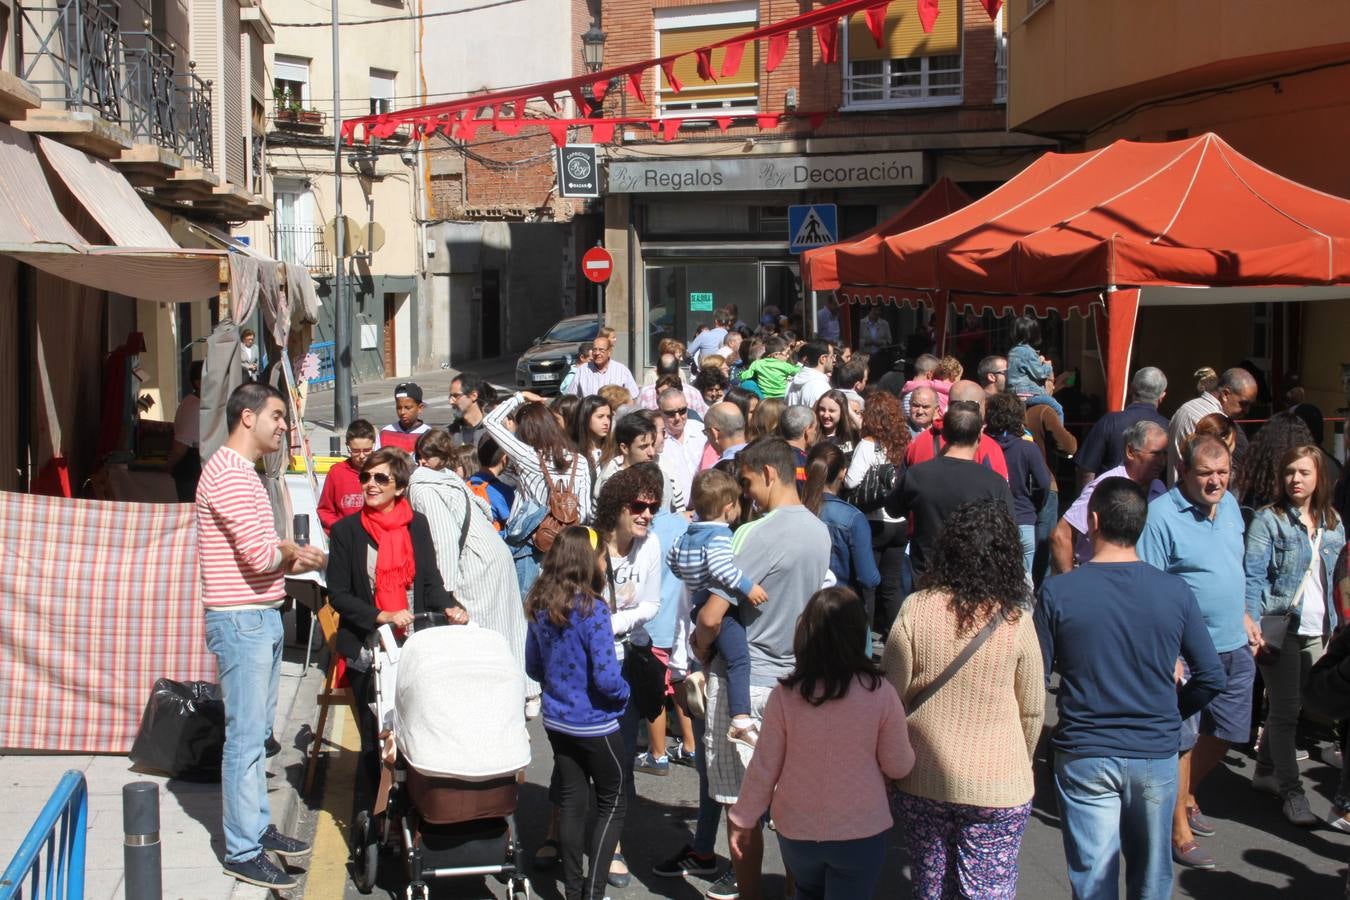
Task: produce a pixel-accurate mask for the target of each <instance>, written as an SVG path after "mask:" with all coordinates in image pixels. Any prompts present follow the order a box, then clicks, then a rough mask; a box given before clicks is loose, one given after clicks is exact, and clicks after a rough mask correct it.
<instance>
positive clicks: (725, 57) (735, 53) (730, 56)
mask: <svg viewBox="0 0 1350 900" xmlns="http://www.w3.org/2000/svg"><path fill="white" fill-rule="evenodd" d="M725 51H726V52H725V53H723V54H722V77H723V78H730V77H731V76H732V75H735V74H736V73H737V72H739V71H740V70H741V58H742V57H743V56H744V55H745V41H737V42H736V43H734V44H727V46H726V48H725Z"/></svg>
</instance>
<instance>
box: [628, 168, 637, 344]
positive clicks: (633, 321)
mask: <svg viewBox="0 0 1350 900" xmlns="http://www.w3.org/2000/svg"><path fill="white" fill-rule="evenodd" d="M636 279H637V220H636V215H635V214H634V210H633V195H632V194H629V195H628V365H629V367H630V368H636V367H637V364H638V361H637V280H636Z"/></svg>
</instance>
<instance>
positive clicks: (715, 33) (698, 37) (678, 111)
mask: <svg viewBox="0 0 1350 900" xmlns="http://www.w3.org/2000/svg"><path fill="white" fill-rule="evenodd" d="M758 21H759V9H758V6H757V4H756V3H744V2H737V3H710V4H706V5H701V6H682V7H675V8H672V9H658V10H656V53H657V55H658V56H668V55H669V54H672V53H688V52H689V51H691V50H694V49H696V48H698V47H706V46H708V45H709V44H713V43H716V42H717V41H721V40H725V39H727V38H729V37H734V36H735V35H738V34H743V33H745V32H746V31H749V30H751V29H752V28H754V27H755V26H756V24H757V23H758ZM725 58H726V50H725V49H716V50H713V52H712V60H711V64H712V71H713V74H714V75H715V76H716V78H717V80H716V81H704V80H703V79H702V78H699V76H698V59H697V57H696V56H695V55H694V54H693V53H689V55H688V56H685V57H682V58H681V59H679V60H678V61H676V63H675V80H676V81H678V82H679V83H680V89H679V90H678V91H676V90H675V89H674V88H673V86H672V85H671V83H670V81H669V79H667V78H666V74H665V72H661V71H660V70H658V74H657V92H656V105H657V110H658V112H659V113H660V114H661V115H663V116H666V115H673V116H683V117H691V116H694V115H697V114H699V113H704V112H706V113H708V114H709V115H725V114H726V111H728V110H734V111H736V113H738V114H740V113H745V114H751V113H754V112H756V111H758V109H759V48H758V46H757V42H755V41H749V42H747V43H746V44H745V47H744V55H743V56H742V57H741V65H740V67H739V68H738V69H737V70H736V71H735V72H733V73H732V74H730V75H726V76H723V75H722V64H723V62H724V60H725Z"/></svg>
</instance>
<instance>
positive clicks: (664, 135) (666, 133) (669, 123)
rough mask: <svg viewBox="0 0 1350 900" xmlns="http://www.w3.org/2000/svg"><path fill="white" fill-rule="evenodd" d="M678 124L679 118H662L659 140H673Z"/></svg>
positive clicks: (678, 127)
mask: <svg viewBox="0 0 1350 900" xmlns="http://www.w3.org/2000/svg"><path fill="white" fill-rule="evenodd" d="M680 124H681V123H680V120H679V119H663V120H662V121H661V140H663V141H673V140H675V135H676V134H677V133H678V132H679V130H680Z"/></svg>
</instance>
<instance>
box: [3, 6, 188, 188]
mask: <svg viewBox="0 0 1350 900" xmlns="http://www.w3.org/2000/svg"><path fill="white" fill-rule="evenodd" d="M48 2H52V0H48ZM19 14H20V18H21V23H20V27H19V28H18V29H17V35H16V37H17V39H18V57H19V60H20V75H21V76H22V77H23V78H24V80H26V81H27V82H28V83H29V84H31V85H32V86H33V87H34V88H35V89H37V91H38V93H39V94H40V95H41V96H42V99H43V100H44V101H45V102H47V103H59V104H62V105H64V107H65V108H66V109H68V110H72V111H85V110H88V111H91V112H94V113H96V114H98V115H99V116H100V117H102V118H103V119H105V120H107V121H109V122H112V123H114V124H117V125H121V126H122V127H124V128H126V129H127V130H128V131H130V132H131V134H132V136H133V137H135V138H136V139H137V140H140V141H145V142H147V143H154V144H158V145H159V146H161V147H165V148H167V149H169V150H172V151H173V152H175V153H177V154H179V155H180V156H182V157H184V158H186V159H189V160H192V161H194V162H196V163H199V164H200V165H202V166H205V167H207V168H210V167H211V166H212V164H213V162H214V153H213V152H212V143H211V82H210V81H203V80H202V79H201V78H199V77H197V74H196V72H195V71H193V69H194V68H195V64H193V63H188V71H186V72H181V71H176V69H177V65H176V54H175V48H174V47H173V46H172V45H169V44H165V43H164V42H163V41H161V40H160V39H159V38H157V37H155V36H154V35H153V34H151V33H150V32H149V31H148V30H147V31H128V32H123V31H121V30H120V28H119V27H118V18H119V15H120V11H119V6H118V4H117V3H116V2H115V0H101V2H100V0H56V2H55V3H54V4H53V5H50V6H36V5H24V6H22V7H21V8H20V10H19ZM145 24H146V28H147V29H148V28H149V25H150V23H149V21H147V22H146V23H145Z"/></svg>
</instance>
